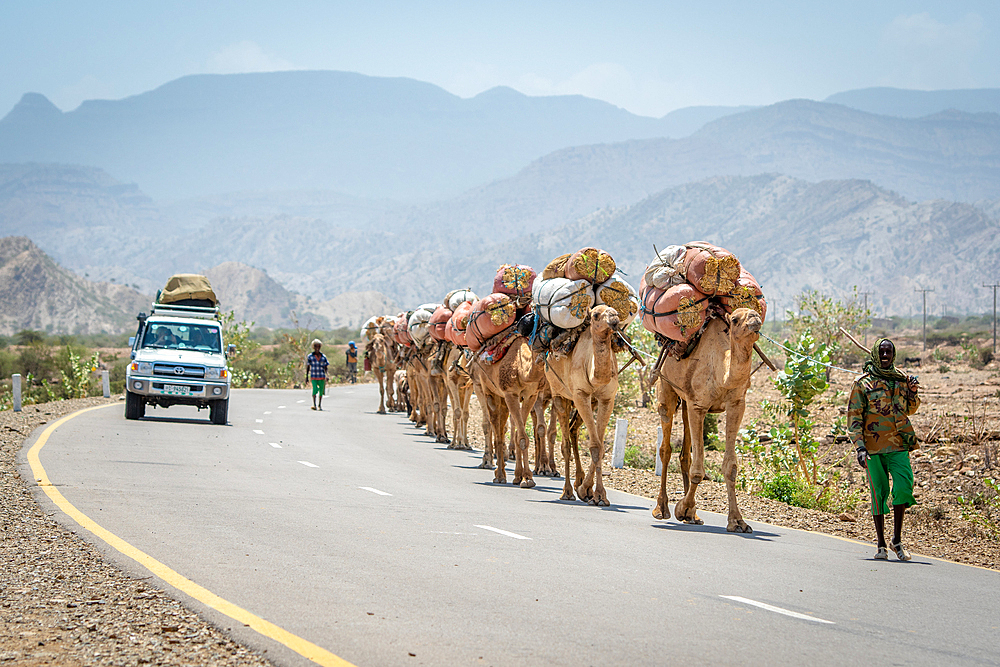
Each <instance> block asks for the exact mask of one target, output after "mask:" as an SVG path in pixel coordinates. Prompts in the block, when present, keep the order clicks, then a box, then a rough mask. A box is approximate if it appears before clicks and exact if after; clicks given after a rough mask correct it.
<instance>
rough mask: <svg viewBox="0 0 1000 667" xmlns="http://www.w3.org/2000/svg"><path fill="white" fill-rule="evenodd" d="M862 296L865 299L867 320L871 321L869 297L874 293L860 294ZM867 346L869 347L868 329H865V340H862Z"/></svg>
mask: <svg viewBox="0 0 1000 667" xmlns="http://www.w3.org/2000/svg"><path fill="white" fill-rule="evenodd" d="M858 293H859V294H860V295H861V296H863V297H864V298H865V320H866V321H867V320H868V319H869V316H868V295H869V294H873V292H858ZM862 341H863V342H864V344H865V345H868V327H865V329H864V338H863V339H862Z"/></svg>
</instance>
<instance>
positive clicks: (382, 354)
mask: <svg viewBox="0 0 1000 667" xmlns="http://www.w3.org/2000/svg"><path fill="white" fill-rule="evenodd" d="M380 324H381V323H380ZM394 345H395V343H393V342H392V340H391V339H390V338H388V337H386V335H385V334H384V333H382V330H381V329H378V330H376V332H375V335H374V336H373V337H372V339H371V340H370V341H369V342H368V344H367V345H366V346H365V356H366V357H368V358H369V359H370V360H371V365H372V373H374V375H375V379H376V380H378V393H379V402H378V413H379V414H380V415H384V414H385V389H386V385H387V384H388V385H389V398H390V401H391V400H392V382H393V377H394V376H395V374H396V351H395V349H394V347H393V346H394Z"/></svg>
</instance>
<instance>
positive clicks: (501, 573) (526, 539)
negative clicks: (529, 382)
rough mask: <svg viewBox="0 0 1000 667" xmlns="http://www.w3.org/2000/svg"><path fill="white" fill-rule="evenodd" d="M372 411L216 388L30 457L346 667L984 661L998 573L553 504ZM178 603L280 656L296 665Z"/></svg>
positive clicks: (294, 658)
mask: <svg viewBox="0 0 1000 667" xmlns="http://www.w3.org/2000/svg"><path fill="white" fill-rule="evenodd" d="M376 406H377V388H374V387H373V386H371V385H366V386H365V385H362V386H358V387H357V388H356V389H354V388H343V387H338V388H334V389H332V390H331V395H330V396H328V397H327V400H326V411H324V412H313V411H311V410H309V409H308V396H307V394H306V392H298V391H268V390H244V391H237V392H235V393H234V395H233V399H232V405H231V408H230V419H231V425H230V426H228V427H220V426H212V425H210V424H209V423H208V422H207V421H205V420H200V419H198V417H199V416H207V413H206V412H202V413H200V415H199V414H198V413H197V412H196V411H195V410H194V409H193V408H185V407H174V408H171V409H170V410H150V411H149V413H148V415H149V416H148V417H147V418H146V419H144V420H142V421H139V422H127V421H125V419H124V418H123V416H122V410H121V409H120V408H119V407H111V408H107V409H102V410H96V411H92V412H89V413H86V414H84V415H81V416H79V417H77V418H75V419H73V420H71V421H69V422H67V423H65V424H64V425H62V426H61V427H60V428H59V429H58V430H56V431H55V432H54V433H53V434H52V436H51V437H50V439H49V440H48V442H47V444H46V445H45V447H44V448H43V449H42V451H41V462H42V464H43V465H44V466H45V468H46V470H47V472H48V475H49V479H50V480H51V482H52V483H53V484H55V485H56V487H57V488H58V489H59V490H60V491H62V493H63V494H64V495H65V497H66V498H67V499H68V500H69V501H70V502H71V503H73V504H74V505H75V506H76V507H77V508H78V509H80V510H81V511H82V512H84V513H85V514H87V515H88V516H89V517H91V518H92V519H94V520H95V521H96V522H97V523H99V524H100V525H102V526H103V527H105V528H107V529H108V530H110V531H111V532H113V533H115V534H116V535H118V536H119V537H121V538H123V539H124V540H126V541H127V542H129V543H131V544H132V545H133V546H135V547H137V548H138V549H141V550H142V551H144V552H145V553H147V554H149V555H150V556H152V557H154V558H156V559H157V560H159V561H160V562H162V563H164V564H166V565H168V566H169V567H171V568H173V569H174V570H176V571H177V572H179V573H181V574H183V575H184V576H185V577H187V578H189V579H191V580H193V581H195V582H197V583H198V584H201V585H202V586H204V587H205V588H207V589H209V590H210V591H212V592H214V593H216V594H218V595H219V596H221V597H222V598H225V599H226V600H228V601H230V602H232V603H234V604H236V605H238V606H240V607H242V608H244V609H246V610H249V611H251V612H253V613H254V614H256V615H258V616H260V617H263V618H264V619H267V620H268V621H270V622H272V623H274V624H276V625H278V626H280V627H282V628H284V629H285V630H288V631H289V632H292V633H294V634H295V635H298V636H299V637H302V638H305V639H307V640H309V641H311V642H314V643H315V644H317V645H319V646H321V647H323V648H325V649H327V650H329V651H331V652H333V653H334V654H336V655H338V656H340V657H342V658H344V659H345V660H348V661H350V662H352V663H354V664H355V665H359V666H382V665H418V664H428V665H463V664H464V665H526V664H527V665H573V666H574V667H578V666H580V665H653V664H794V665H801V664H803V662H806V663H807V664H929V665H931V664H933V665H941V664H949V665H961V664H998V663H1000V595H998V592H1000V575H998V574H997V573H996V572H990V571H985V570H980V569H976V568H972V567H967V566H962V565H957V564H952V563H946V562H942V561H937V560H932V559H929V558H923V557H920V556H915V557H914V560H913V561H912V562H911V563H898V562H895V561H890V562H888V563H880V562H875V561H873V560H871V556H872V553H873V549H872V548H871V547H870V546H867V545H861V544H857V543H854V542H849V541H844V540H839V539H835V538H831V537H825V536H821V535H815V534H810V533H805V532H799V531H794V530H788V529H784V528H776V527H773V526H768V525H765V524H760V523H757V522H754V521H753V517H749V516H748V517H747V520H748V521H750V522H751V523H752V525H753V526H754V533H753V534H752V535H748V536H743V535H731V534H727V533H726V531H725V521H724V517H722V516H719V515H713V514H708V513H702V516H703V518H705V519H706V525H704V526H684V525H680V524H677V523H675V522H673V521H670V522H657V521H655V520H653V519H652V517H651V515H650V511H649V509H650V506H651V502H650V501H648V500H646V499H642V498H638V497H635V496H630V495H627V494H623V493H617V492H614V491H609V495H610V499H611V502H612V506H611V507H610V508H607V509H598V508H595V507H590V506H586V505H583V504H582V503H578V502H565V501H559V500H558V498H559V494H560V490H561V484H562V482H561V480H552V481H550V480H545V479H544V478H542V479H539V485H538V486H537V487H536V488H534V489H530V490H524V489H520V488H514V487H513V486H511V485H510V484H508V485H506V486H496V485H494V484H492V483H491V481H492V478H493V474H492V472H490V471H484V470H478V469H477V468H476V464H477V463H478V460H479V459H478V454H471V455H470V454H469V453H467V452H457V451H451V450H447V449H444V448H443V446H442V445H438V444H435V443H433V442H432V441H431V440H430V439H428V438H426V437H424V436H423V435H421V433H420V432H418V431H417V429H414V428H413V427H412V425H410V424H409V422H407V421H406V420H405V419H404V418H403V417H402V416H400V415H377V414H374V409H375V407H376ZM43 502H47V501H43ZM59 515H60V516H62V517H63V520H64V521H67V522H70V520H69V519H68V517H65V515H62V514H61V513H59ZM106 550H107V551H108V552H109V555H110V556H111V557H112V558H114V559H116V560H117V561H119V562H121V563H122V564H123V565H124V566H125V567H127V568H130V569H132V570H133V571H139V568H138V566H136V565H135V563H133V562H132V561H129V560H128V559H126V558H124V557H122V556H121V555H120V554H119V553H118V552H116V551H113V550H111V549H110V548H107V549H106ZM143 576H149V573H148V572H144V574H143ZM178 595H180V597H181V598H182V599H185V596H183V595H182V594H178ZM726 596H729V597H726ZM733 598H740V599H733ZM743 600H747V601H749V602H747V601H743ZM187 601H188V603H189V604H191V606H192V607H194V608H196V609H198V610H199V611H202V612H204V613H205V614H206V615H207V616H208V617H209V618H211V619H213V620H215V621H216V622H217V623H218V624H219V625H221V626H222V627H224V628H232V630H231V634H233V635H234V636H236V637H237V638H239V639H241V640H242V641H244V642H246V643H248V644H250V645H252V646H255V647H257V648H260V649H262V650H263V649H266V650H267V651H268V653H267V654H268V655H269V656H271V657H272V659H274V660H276V661H277V662H278V663H279V664H285V665H307V664H311V663H310V662H309V661H308V660H306V659H305V658H303V657H302V656H300V655H299V654H297V653H295V652H293V651H291V650H289V649H288V648H286V647H285V646H283V645H281V644H279V643H277V642H275V641H272V640H270V639H268V638H266V637H263V636H261V635H259V634H257V633H256V632H254V631H252V630H250V629H249V628H245V627H243V626H242V625H241V624H239V623H235V622H233V621H232V620H231V619H229V618H227V617H226V616H223V615H222V614H220V613H218V612H217V611H215V610H213V609H209V608H206V607H204V606H203V605H201V604H200V603H197V602H195V601H192V600H190V599H187ZM752 602H756V603H764V604H767V605H771V606H773V607H776V608H780V610H786V611H788V612H795V613H797V614H799V615H801V616H802V617H796V616H790V615H787V614H784V613H780V612H779V611H772V610H769V609H766V608H763V607H760V606H754V605H753V604H752ZM804 617H809V618H804ZM821 620H822V621H829V622H820V621H821ZM410 654H415V655H410Z"/></svg>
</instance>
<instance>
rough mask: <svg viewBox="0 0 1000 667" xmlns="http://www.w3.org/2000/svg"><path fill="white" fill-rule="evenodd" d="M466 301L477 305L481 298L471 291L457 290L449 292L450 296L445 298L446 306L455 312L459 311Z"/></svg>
mask: <svg viewBox="0 0 1000 667" xmlns="http://www.w3.org/2000/svg"><path fill="white" fill-rule="evenodd" d="M466 301H468V302H469V303H475V302H476V301H479V297H478V296H476V293H475V292H473V291H472V290H470V289H456V290H452V291H450V292H448V295H447V296H446V297H445V298H444V305H445V306H446V307H447V308H448V310H451V311H455V310H457V309H458V306H459V304H461V303H464V302H466Z"/></svg>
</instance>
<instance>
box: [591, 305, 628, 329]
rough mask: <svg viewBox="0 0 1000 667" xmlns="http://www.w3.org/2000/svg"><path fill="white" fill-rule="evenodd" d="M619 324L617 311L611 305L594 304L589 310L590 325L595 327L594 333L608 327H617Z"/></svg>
mask: <svg viewBox="0 0 1000 667" xmlns="http://www.w3.org/2000/svg"><path fill="white" fill-rule="evenodd" d="M619 324H621V320H620V318H619V317H618V311H617V310H615V309H614V308H612V307H611V306H605V305H603V304H602V305H600V306H594V307H593V308H591V310H590V325H591V326H592V327H595V333H603V332H605V331H606V330H608V329H617V328H618V325H619Z"/></svg>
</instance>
